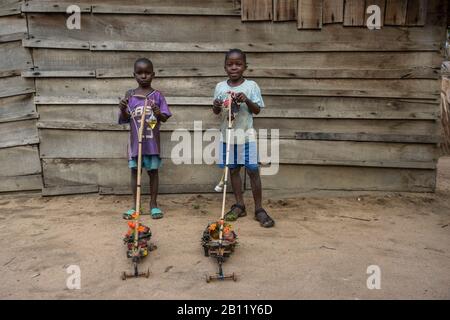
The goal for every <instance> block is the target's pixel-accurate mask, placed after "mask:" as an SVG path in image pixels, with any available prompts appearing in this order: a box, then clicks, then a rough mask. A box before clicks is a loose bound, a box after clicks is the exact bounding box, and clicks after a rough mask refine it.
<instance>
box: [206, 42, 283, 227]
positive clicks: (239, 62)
mask: <svg viewBox="0 0 450 320" xmlns="http://www.w3.org/2000/svg"><path fill="white" fill-rule="evenodd" d="M246 69H247V58H246V55H245V53H244V52H242V51H241V50H239V49H231V50H230V51H228V52H227V54H226V56H225V71H226V73H227V75H228V80H226V81H222V82H220V83H218V84H217V86H216V90H215V93H214V103H213V112H214V113H215V114H217V115H219V114H221V116H222V125H221V133H222V134H221V141H220V143H221V146H222V147H221V148H220V150H221V152H220V157H219V158H220V160H219V164H220V167H221V168H224V165H225V157H226V147H227V145H226V134H227V133H226V131H227V127H228V112H222V108H223V105H224V101H225V100H226V99H227V98H228V97H229V96H230V94H231V97H232V109H233V110H232V111H233V117H234V119H233V130H232V132H233V133H232V139H231V143H230V160H229V165H228V167H229V168H230V176H231V185H232V187H233V193H234V196H235V198H236V204H234V205H233V206H231V210H230V211H229V212H228V213H227V214H226V216H225V219H226V220H227V221H235V220H237V219H238V218H240V217H244V216H246V215H247V213H246V209H245V204H244V198H243V195H242V181H241V176H240V169H241V167H242V166H245V168H246V169H247V172H248V175H249V177H250V182H251V187H252V193H253V198H254V200H255V219H256V220H258V221H259V223H260V224H261V226H262V227H265V228H270V227H273V226H274V225H275V221H274V220H273V219H272V218H271V217H270V216H269V215H268V213H267V212H266V211H265V210H264V209H263V208H262V187H261V177H260V174H259V165H258V152H257V137H256V132H255V130H254V128H253V114H258V113H260V112H261V109H262V108H264V101H263V98H262V96H261V90H260V88H259V86H258V84H257V83H256V82H255V81H252V80H247V79H245V78H244V72H245V70H246Z"/></svg>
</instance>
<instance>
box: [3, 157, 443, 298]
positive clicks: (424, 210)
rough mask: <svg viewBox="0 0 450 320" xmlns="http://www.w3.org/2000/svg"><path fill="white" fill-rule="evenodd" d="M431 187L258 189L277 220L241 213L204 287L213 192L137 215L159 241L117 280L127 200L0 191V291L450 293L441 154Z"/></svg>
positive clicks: (214, 214) (216, 210) (6, 294)
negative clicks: (261, 221)
mask: <svg viewBox="0 0 450 320" xmlns="http://www.w3.org/2000/svg"><path fill="white" fill-rule="evenodd" d="M438 183H439V187H438V192H437V193H436V194H400V193H390V194H376V195H374V194H371V195H367V194H361V193H360V194H345V195H344V196H336V195H300V196H299V195H297V196H295V197H294V196H292V195H289V196H288V197H286V196H282V195H274V194H271V195H270V197H271V198H270V200H269V199H268V195H266V197H265V199H266V200H265V205H266V207H267V209H268V210H269V211H270V213H271V214H272V216H273V217H274V218H275V219H276V222H277V225H276V227H275V228H273V229H268V230H267V229H262V228H260V227H259V225H258V224H257V223H256V221H254V220H253V217H252V215H251V214H250V215H249V216H247V217H245V218H242V219H240V220H239V221H238V222H236V223H235V224H234V227H235V229H236V232H237V234H238V236H239V241H240V245H239V247H238V248H237V249H236V252H235V254H234V255H232V257H231V258H230V259H229V260H228V261H227V262H226V264H225V271H228V272H236V273H237V275H238V276H239V279H238V281H237V282H235V283H234V282H221V283H211V284H207V283H206V282H205V280H204V276H205V273H207V272H209V273H214V272H215V271H216V264H215V261H214V260H213V259H212V258H205V257H204V256H203V252H202V248H201V246H200V238H201V234H202V231H203V229H204V228H205V227H206V225H207V223H208V222H211V221H214V220H215V219H217V218H218V216H219V215H220V199H221V196H220V195H218V194H211V195H181V196H180V195H178V196H175V195H165V196H161V197H160V206H161V207H162V208H163V209H164V210H165V213H166V216H165V218H164V219H162V220H158V221H150V218H149V217H145V218H144V222H145V223H149V224H150V226H151V228H152V231H153V238H152V239H153V242H154V243H155V244H156V245H157V246H158V249H157V250H156V251H154V252H151V253H150V256H149V257H147V258H146V260H145V261H144V262H143V264H142V265H141V267H142V269H146V268H147V267H148V268H150V270H151V276H150V278H149V279H140V280H134V279H133V280H127V281H122V280H121V279H120V275H121V273H122V272H123V271H124V270H131V264H130V261H129V260H127V258H126V256H125V247H124V245H123V244H122V237H123V234H124V233H125V232H126V223H125V222H124V221H123V220H122V218H121V212H123V211H124V210H126V209H128V206H129V204H130V199H129V197H126V196H120V197H118V196H98V195H86V196H65V197H53V198H41V197H40V196H36V195H34V196H30V195H27V196H23V195H22V196H17V195H14V196H12V195H9V196H7V195H3V196H1V197H0V220H1V224H0V231H1V232H0V244H1V245H0V268H1V272H0V298H1V299H30V298H31V299H94V298H99V299H122V298H124V299H379V298H384V299H403V298H404V299H439V298H440V299H449V298H450V272H449V270H450V226H449V224H450V199H449V194H450V158H443V159H441V161H440V163H439V174H438ZM250 196H251V195H250V193H247V194H246V199H247V206H248V209H249V212H253V207H252V201H251V197H250ZM145 199H147V198H145ZM231 203H232V202H231V197H230V201H229V203H228V204H229V205H231ZM69 265H78V266H79V267H80V270H81V289H80V290H69V289H68V288H67V286H66V280H67V278H68V277H69V274H68V273H67V272H66V271H67V270H66V268H67V267H68V266H69ZM370 265H377V266H379V267H380V270H381V289H380V290H369V289H368V288H367V284H366V283H367V278H368V277H369V275H368V274H367V268H368V267H369V266H370Z"/></svg>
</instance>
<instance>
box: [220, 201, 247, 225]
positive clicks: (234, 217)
mask: <svg viewBox="0 0 450 320" xmlns="http://www.w3.org/2000/svg"><path fill="white" fill-rule="evenodd" d="M236 208H237V209H240V210H241V212H240V213H236V212H234V209H236ZM246 215H247V212H246V211H245V206H241V205H240V204H237V203H235V204H233V205H232V206H231V210H230V211H228V212H227V213H226V214H225V220H226V221H236V220H237V219H238V218H242V217H245V216H246Z"/></svg>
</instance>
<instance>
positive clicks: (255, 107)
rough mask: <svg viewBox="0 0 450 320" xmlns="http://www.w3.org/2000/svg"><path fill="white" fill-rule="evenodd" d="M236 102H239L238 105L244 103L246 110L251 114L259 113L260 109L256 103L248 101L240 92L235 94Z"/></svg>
mask: <svg viewBox="0 0 450 320" xmlns="http://www.w3.org/2000/svg"><path fill="white" fill-rule="evenodd" d="M236 100H237V102H240V103H242V102H244V103H245V104H246V105H247V107H248V110H250V112H251V113H253V114H259V113H260V112H261V107H260V106H259V105H258V104H257V103H255V102H253V101H252V100H250V99H249V98H248V97H247V96H246V95H245V94H244V93H242V92H240V93H237V94H236Z"/></svg>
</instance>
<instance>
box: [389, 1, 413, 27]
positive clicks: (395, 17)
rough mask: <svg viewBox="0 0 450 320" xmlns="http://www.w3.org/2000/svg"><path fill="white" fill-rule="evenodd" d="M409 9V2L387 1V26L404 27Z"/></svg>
mask: <svg viewBox="0 0 450 320" xmlns="http://www.w3.org/2000/svg"><path fill="white" fill-rule="evenodd" d="M407 9H408V0H386V18H385V25H388V26H389V25H391V26H404V25H405V24H406V15H407Z"/></svg>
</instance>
